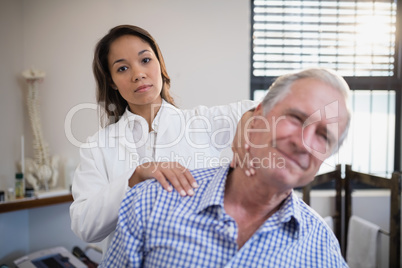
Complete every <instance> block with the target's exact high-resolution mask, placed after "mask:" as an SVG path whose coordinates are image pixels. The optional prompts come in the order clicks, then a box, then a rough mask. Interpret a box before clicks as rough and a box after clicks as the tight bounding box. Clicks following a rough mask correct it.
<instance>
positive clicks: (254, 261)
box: [99, 166, 347, 268]
mask: <svg viewBox="0 0 402 268" xmlns="http://www.w3.org/2000/svg"><path fill="white" fill-rule="evenodd" d="M228 169H229V167H228V166H225V167H218V168H213V169H198V170H193V171H192V174H193V176H194V177H195V178H196V180H197V182H198V184H199V185H200V187H199V188H197V189H196V194H195V195H194V196H193V197H181V196H180V195H179V194H178V193H177V192H176V191H173V192H171V193H169V192H167V191H165V190H164V189H163V188H162V186H161V185H160V184H159V183H158V182H157V181H155V180H148V181H145V182H143V183H141V184H138V185H137V186H136V187H133V188H132V189H131V190H130V191H129V192H128V193H127V195H126V197H125V198H124V200H123V202H122V206H121V208H120V213H119V222H118V225H117V229H116V234H115V237H114V239H113V242H112V245H111V247H110V248H109V250H108V252H107V255H106V257H105V259H104V260H103V261H102V263H101V265H100V266H99V267H108V268H109V267H158V268H159V267H211V268H216V267H241V268H245V267H247V268H248V267H292V268H293V267H303V268H312V267H319V268H323V267H325V268H326V267H347V264H346V263H345V261H344V259H343V257H342V255H341V252H340V248H339V243H338V240H337V239H336V237H335V236H334V234H333V232H332V230H331V229H330V228H329V227H328V226H327V225H326V224H325V222H324V220H323V219H322V218H321V217H320V216H319V215H318V214H317V213H316V212H314V211H313V210H312V209H311V208H310V207H309V206H307V205H306V204H305V203H304V202H303V201H302V200H301V199H299V198H298V197H297V196H296V195H295V194H294V193H293V192H292V193H291V194H290V195H289V197H288V198H287V199H286V200H285V201H284V203H283V204H282V206H281V207H280V209H279V210H278V211H277V212H276V213H275V214H273V215H272V216H271V217H270V218H268V219H267V220H266V222H265V223H264V224H263V225H261V227H260V228H259V229H258V230H257V231H256V232H255V233H254V234H253V236H252V237H251V238H250V239H249V240H248V241H247V242H246V243H245V244H244V245H243V247H242V248H240V249H239V248H238V246H237V243H236V240H237V232H238V229H237V225H236V222H235V221H234V219H233V218H232V217H230V216H229V215H228V214H226V212H225V210H224V207H223V196H224V189H225V182H226V175H227V172H228Z"/></svg>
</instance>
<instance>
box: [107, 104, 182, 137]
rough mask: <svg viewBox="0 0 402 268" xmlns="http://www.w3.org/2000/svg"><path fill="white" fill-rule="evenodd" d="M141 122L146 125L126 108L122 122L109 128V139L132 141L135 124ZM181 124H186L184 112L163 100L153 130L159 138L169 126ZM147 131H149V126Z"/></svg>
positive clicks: (153, 123)
mask: <svg viewBox="0 0 402 268" xmlns="http://www.w3.org/2000/svg"><path fill="white" fill-rule="evenodd" d="M141 121H143V122H145V124H146V121H145V120H144V119H143V118H142V117H140V116H138V115H136V114H133V113H132V112H130V111H129V110H128V108H126V111H125V112H124V114H123V115H122V116H121V118H120V120H119V121H118V122H117V123H115V124H112V125H110V126H109V131H108V132H109V137H123V136H125V137H127V138H128V139H130V138H129V137H132V132H133V129H134V124H136V123H140V122H141ZM180 122H181V123H182V122H184V116H183V112H182V111H181V110H180V109H178V108H176V107H174V106H173V105H171V104H170V103H168V102H166V101H165V100H163V99H162V106H161V108H160V110H159V111H158V114H157V115H156V117H155V119H154V121H153V122H152V128H153V129H154V130H155V132H157V133H158V136H162V135H163V134H164V133H165V132H166V130H167V128H168V126H169V125H178V124H180ZM176 123H177V124H176ZM146 130H147V131H148V126H147V128H146ZM130 133H131V134H130Z"/></svg>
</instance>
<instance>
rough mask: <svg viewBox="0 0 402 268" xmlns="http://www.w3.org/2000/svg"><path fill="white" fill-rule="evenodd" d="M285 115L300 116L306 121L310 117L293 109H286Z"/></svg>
mask: <svg viewBox="0 0 402 268" xmlns="http://www.w3.org/2000/svg"><path fill="white" fill-rule="evenodd" d="M285 112H286V114H296V115H298V116H300V117H301V118H302V119H303V120H306V119H307V118H308V117H309V116H310V115H308V114H306V113H305V112H303V111H300V110H298V109H294V108H288V109H286V110H285Z"/></svg>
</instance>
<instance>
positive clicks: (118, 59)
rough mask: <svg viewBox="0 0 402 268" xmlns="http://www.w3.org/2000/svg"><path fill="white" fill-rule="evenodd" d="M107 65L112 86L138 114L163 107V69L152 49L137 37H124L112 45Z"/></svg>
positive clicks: (132, 110)
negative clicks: (159, 106)
mask: <svg viewBox="0 0 402 268" xmlns="http://www.w3.org/2000/svg"><path fill="white" fill-rule="evenodd" d="M108 64H109V70H110V74H111V76H112V80H113V84H112V87H113V88H115V89H117V90H118V91H119V93H120V95H121V96H122V97H123V98H124V99H125V100H126V101H127V102H128V105H129V107H130V110H131V112H133V113H136V111H139V110H141V109H144V108H148V107H147V106H151V105H152V104H160V103H161V102H162V98H161V96H160V93H161V90H162V85H163V81H162V74H161V67H160V64H159V61H158V58H157V57H156V55H155V53H154V51H153V50H152V48H151V46H150V45H149V44H148V43H147V42H145V41H144V40H142V39H141V38H139V37H137V36H134V35H123V36H121V37H119V38H118V39H116V40H115V41H114V42H113V43H112V44H111V45H110V51H109V55H108Z"/></svg>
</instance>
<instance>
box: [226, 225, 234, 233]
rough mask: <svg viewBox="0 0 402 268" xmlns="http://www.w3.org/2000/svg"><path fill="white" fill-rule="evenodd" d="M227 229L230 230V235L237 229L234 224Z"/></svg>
mask: <svg viewBox="0 0 402 268" xmlns="http://www.w3.org/2000/svg"><path fill="white" fill-rule="evenodd" d="M227 230H228V232H229V234H230V235H233V233H234V231H235V229H234V227H233V226H229V227H228V229H227Z"/></svg>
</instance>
